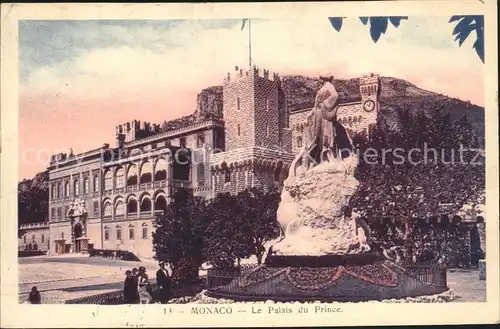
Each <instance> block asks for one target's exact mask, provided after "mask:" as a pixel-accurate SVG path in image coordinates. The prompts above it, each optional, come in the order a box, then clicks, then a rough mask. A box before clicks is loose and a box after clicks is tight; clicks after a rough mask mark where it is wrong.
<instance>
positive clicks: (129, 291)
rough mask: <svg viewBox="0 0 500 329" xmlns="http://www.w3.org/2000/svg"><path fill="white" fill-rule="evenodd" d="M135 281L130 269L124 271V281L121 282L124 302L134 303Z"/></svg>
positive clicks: (135, 297) (135, 298) (135, 293)
mask: <svg viewBox="0 0 500 329" xmlns="http://www.w3.org/2000/svg"><path fill="white" fill-rule="evenodd" d="M136 295H137V283H136V279H135V278H134V276H133V275H132V271H130V270H127V271H125V282H124V283H123V301H124V302H125V304H134V303H135V301H136V300H137V296H136Z"/></svg>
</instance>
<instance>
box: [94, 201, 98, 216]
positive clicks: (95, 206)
mask: <svg viewBox="0 0 500 329" xmlns="http://www.w3.org/2000/svg"><path fill="white" fill-rule="evenodd" d="M93 209H94V216H97V215H99V201H94V206H93Z"/></svg>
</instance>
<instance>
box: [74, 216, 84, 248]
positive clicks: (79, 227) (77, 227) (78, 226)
mask: <svg viewBox="0 0 500 329" xmlns="http://www.w3.org/2000/svg"><path fill="white" fill-rule="evenodd" d="M82 231H83V230H82V224H80V223H78V224H76V225H75V228H74V231H73V233H74V236H75V252H76V253H80V252H81V251H82V246H81V241H80V240H78V238H80V237H81V236H82Z"/></svg>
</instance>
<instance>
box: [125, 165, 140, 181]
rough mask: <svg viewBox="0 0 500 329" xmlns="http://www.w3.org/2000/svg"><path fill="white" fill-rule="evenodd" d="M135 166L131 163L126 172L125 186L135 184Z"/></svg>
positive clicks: (136, 173) (136, 174)
mask: <svg viewBox="0 0 500 329" xmlns="http://www.w3.org/2000/svg"><path fill="white" fill-rule="evenodd" d="M137 176H138V172H137V166H136V165H131V166H130V168H129V170H128V174H127V186H132V185H137Z"/></svg>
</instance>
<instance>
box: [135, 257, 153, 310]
mask: <svg viewBox="0 0 500 329" xmlns="http://www.w3.org/2000/svg"><path fill="white" fill-rule="evenodd" d="M148 287H149V278H148V275H147V274H146V268H145V267H144V266H141V267H139V275H138V281H137V292H138V293H139V302H140V304H149V302H150V301H151V295H150V294H149V292H148Z"/></svg>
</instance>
